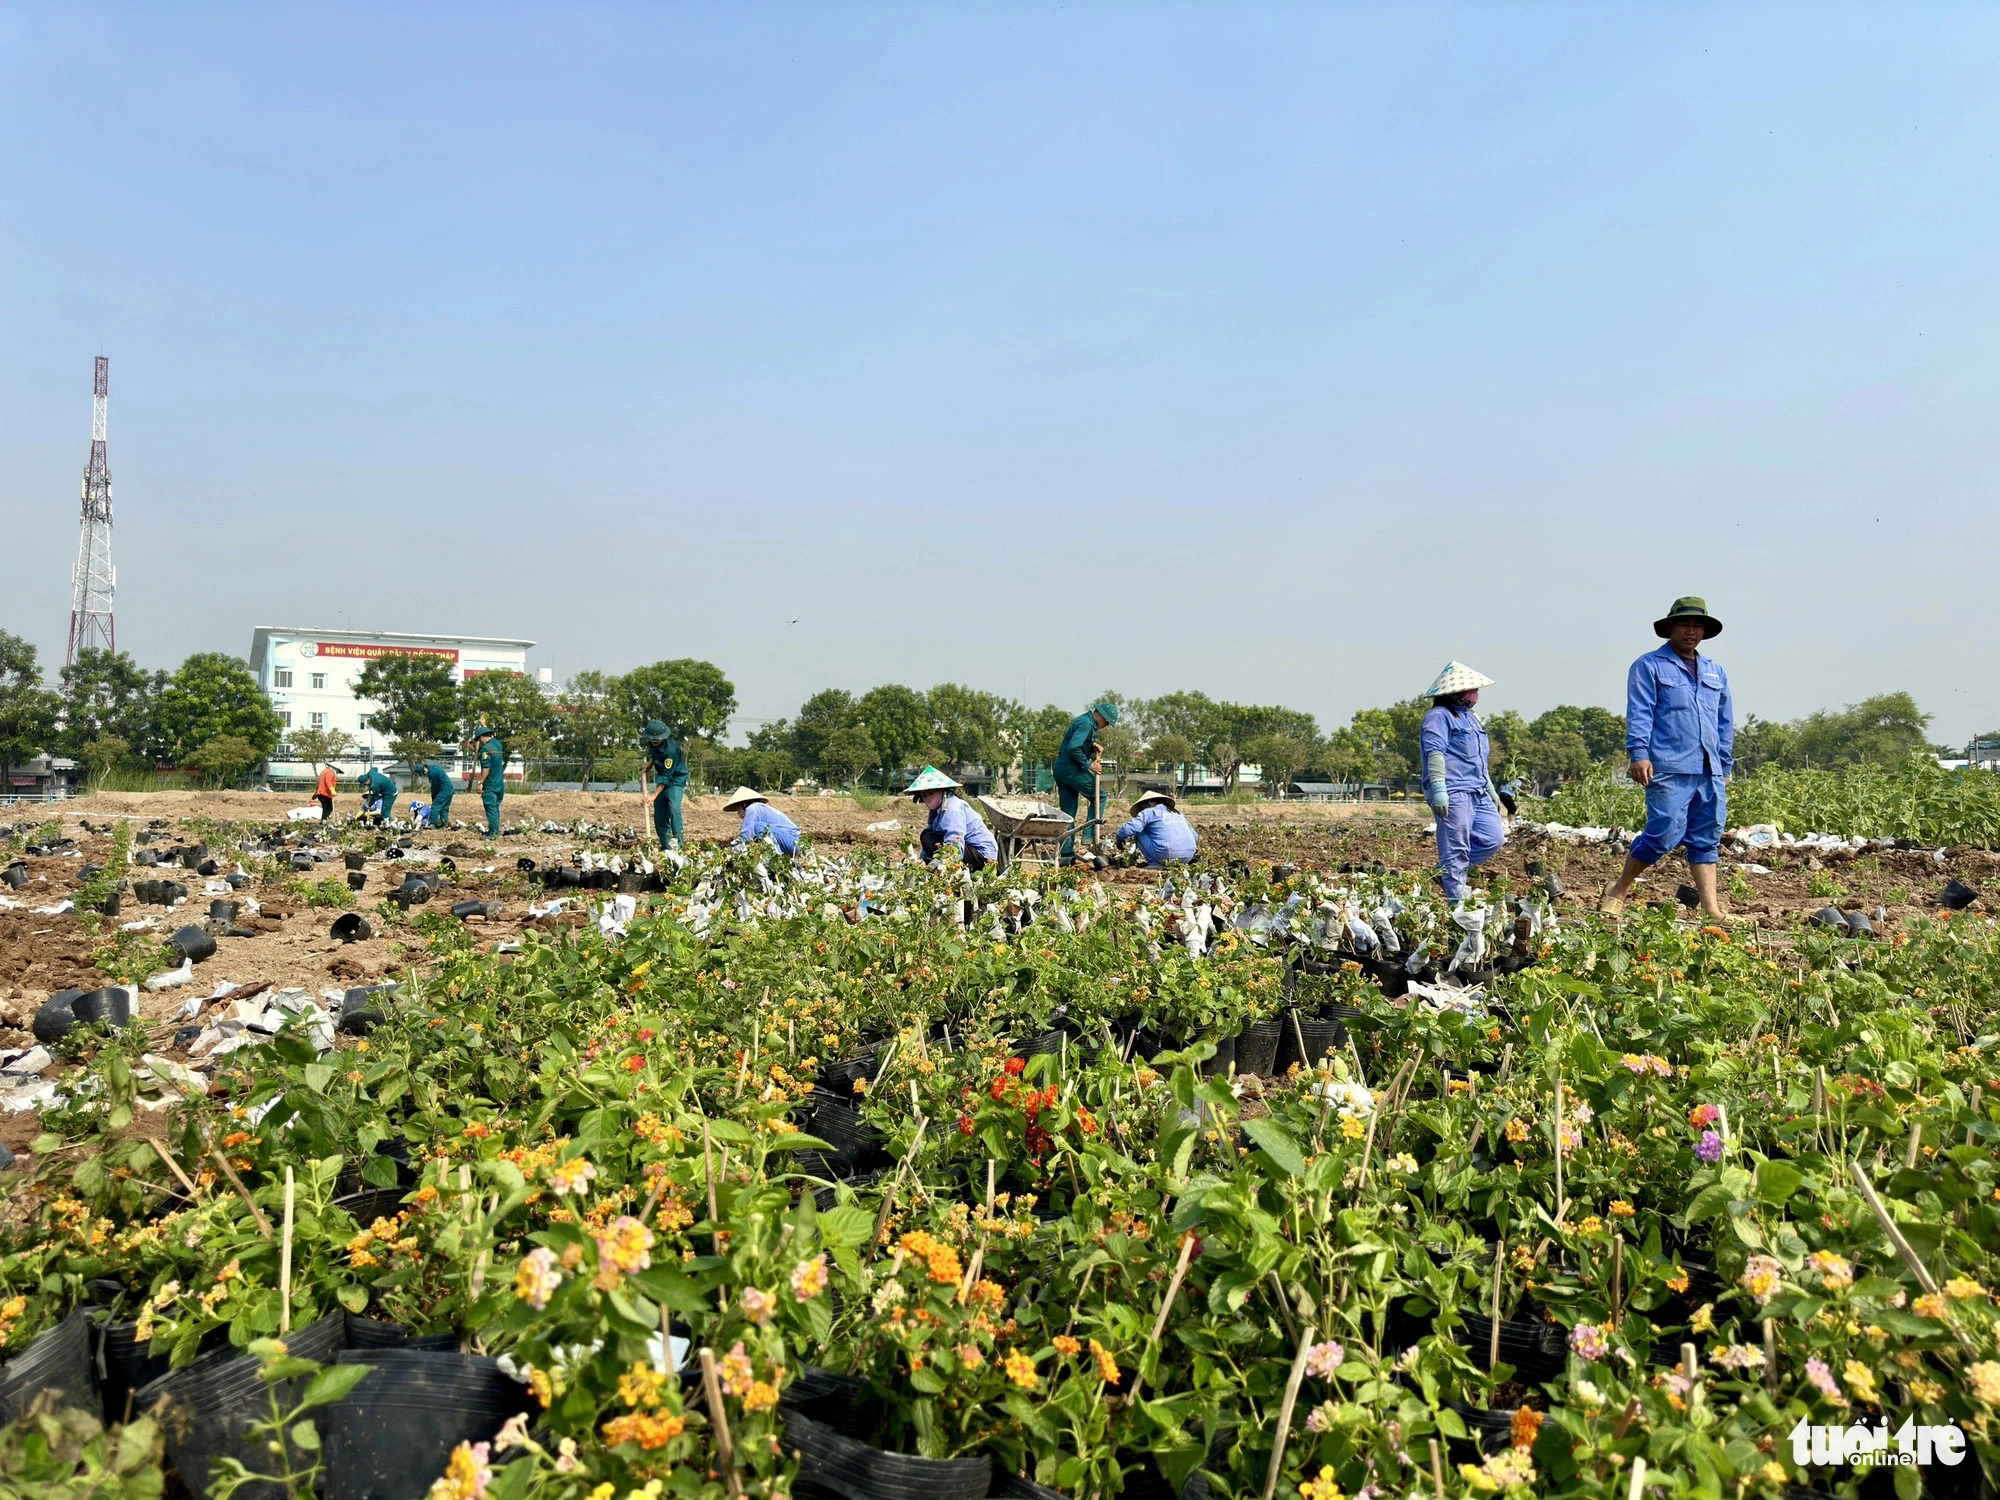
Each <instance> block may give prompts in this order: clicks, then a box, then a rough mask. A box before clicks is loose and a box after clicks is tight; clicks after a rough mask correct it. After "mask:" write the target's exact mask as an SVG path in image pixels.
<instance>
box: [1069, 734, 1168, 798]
mask: <svg viewBox="0 0 2000 1500" xmlns="http://www.w3.org/2000/svg"><path fill="white" fill-rule="evenodd" d="M1064 727H1065V728H1067V727H1068V726H1067V721H1065V725H1064ZM1061 745H1062V735H1061V732H1060V731H1058V732H1057V734H1056V737H1055V739H1054V740H1053V741H1052V742H1051V743H1050V747H1049V759H1048V762H1047V764H1051V765H1052V764H1054V761H1055V752H1056V750H1057V749H1059V748H1060V747H1061ZM1097 748H1098V749H1099V750H1100V751H1102V752H1103V754H1104V763H1105V764H1106V765H1107V766H1109V767H1110V768H1111V786H1112V789H1113V791H1115V792H1116V793H1117V794H1118V795H1120V796H1123V795H1124V793H1125V778H1126V777H1128V776H1130V775H1131V774H1132V768H1133V767H1134V766H1136V765H1138V763H1139V758H1140V757H1141V756H1142V755H1144V754H1145V753H1146V750H1145V746H1144V745H1143V744H1142V743H1141V741H1140V739H1139V731H1138V730H1136V729H1134V728H1133V727H1132V726H1131V725H1130V724H1127V723H1126V722H1125V721H1124V720H1123V719H1120V720H1119V721H1118V722H1117V723H1116V724H1112V725H1109V726H1107V727H1105V728H1103V729H1100V730H1098V731H1097Z"/></svg>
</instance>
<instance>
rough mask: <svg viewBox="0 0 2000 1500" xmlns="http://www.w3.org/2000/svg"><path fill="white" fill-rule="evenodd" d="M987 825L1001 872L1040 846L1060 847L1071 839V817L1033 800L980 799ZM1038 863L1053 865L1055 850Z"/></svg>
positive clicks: (1010, 798) (1031, 798) (1057, 809)
mask: <svg viewBox="0 0 2000 1500" xmlns="http://www.w3.org/2000/svg"><path fill="white" fill-rule="evenodd" d="M977 800H978V803H979V806H980V809H981V811H983V812H984V813H985V814H986V821H987V823H988V824H989V825H990V826H991V827H992V829H993V838H994V842H996V843H997V844H999V846H1000V868H1001V869H1002V870H1006V869H1008V868H1010V867H1011V866H1012V865H1013V863H1014V861H1015V860H1016V859H1017V858H1021V857H1024V856H1026V855H1027V852H1028V850H1030V849H1032V848H1033V847H1034V846H1035V845H1037V844H1054V845H1058V846H1059V845H1061V843H1062V841H1063V840H1064V839H1066V838H1068V837H1069V831H1070V815H1069V814H1068V813H1066V812H1064V811H1063V810H1062V809H1061V808H1059V807H1053V806H1051V805H1050V804H1049V803H1046V802H1042V801H1039V800H1037V799H1036V798H1033V797H980V798H978V799H977ZM1035 857H1036V858H1037V859H1042V860H1045V861H1046V862H1048V863H1051V864H1052V863H1054V862H1055V858H1056V854H1055V851H1054V850H1053V849H1052V850H1051V851H1050V852H1049V853H1048V854H1047V855H1037V856H1035Z"/></svg>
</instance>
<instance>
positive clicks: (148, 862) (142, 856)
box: [132, 834, 160, 869]
mask: <svg viewBox="0 0 2000 1500" xmlns="http://www.w3.org/2000/svg"><path fill="white" fill-rule="evenodd" d="M141 837H144V835H143V834H142V835H141ZM159 862H160V856H159V855H157V854H155V853H154V852H153V851H152V850H151V849H139V850H136V851H134V853H133V855H132V863H133V864H135V865H145V866H146V867H147V868H148V869H150V868H152V867H153V866H154V865H156V864H158V863H159Z"/></svg>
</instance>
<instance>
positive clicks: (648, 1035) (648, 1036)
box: [639, 1028, 658, 1042]
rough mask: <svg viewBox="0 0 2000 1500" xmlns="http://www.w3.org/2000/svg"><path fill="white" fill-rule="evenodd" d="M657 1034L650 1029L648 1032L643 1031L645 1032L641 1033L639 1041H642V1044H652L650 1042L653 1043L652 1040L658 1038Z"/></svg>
mask: <svg viewBox="0 0 2000 1500" xmlns="http://www.w3.org/2000/svg"><path fill="white" fill-rule="evenodd" d="M657 1034H658V1033H656V1032H654V1031H652V1030H651V1029H650V1028H649V1029H647V1030H643V1031H641V1032H640V1033H639V1040H640V1041H642V1042H650V1041H651V1040H652V1039H653V1038H654V1037H655V1036H656V1035H657Z"/></svg>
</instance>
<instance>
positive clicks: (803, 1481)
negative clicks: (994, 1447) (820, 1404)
mask: <svg viewBox="0 0 2000 1500" xmlns="http://www.w3.org/2000/svg"><path fill="white" fill-rule="evenodd" d="M782 1416H783V1418H784V1423H785V1444H786V1446H787V1447H789V1448H792V1449H795V1450H796V1451H797V1452H798V1455H799V1481H800V1483H799V1487H800V1488H801V1489H804V1488H805V1487H806V1486H808V1485H810V1486H812V1487H813V1488H815V1489H818V1490H822V1491H825V1492H828V1493H831V1494H835V1495H842V1496H845V1497H846V1500H985V1497H986V1493H987V1491H988V1490H989V1489H991V1488H992V1485H993V1461H992V1460H991V1459H990V1458H988V1457H986V1455H985V1454H983V1453H982V1454H980V1455H979V1456H978V1457H976V1458H917V1457H914V1456H913V1455H911V1454H907V1453H889V1452H886V1451H884V1450H883V1449H881V1448H871V1447H869V1446H868V1444H866V1443H863V1442H859V1441H857V1440H855V1439H854V1438H851V1437H845V1436H843V1435H842V1434H840V1433H838V1432H835V1431H834V1430H833V1429H832V1428H831V1427H827V1426H824V1425H822V1424H821V1423H818V1422H815V1421H814V1420H813V1419H812V1418H811V1417H807V1416H802V1415H800V1414H799V1413H797V1412H796V1411H784V1412H782Z"/></svg>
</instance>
